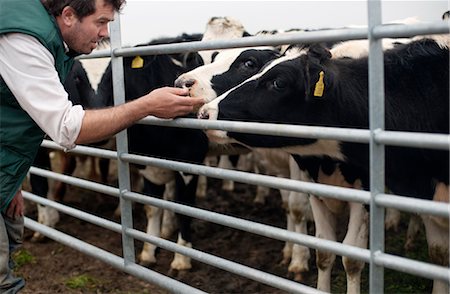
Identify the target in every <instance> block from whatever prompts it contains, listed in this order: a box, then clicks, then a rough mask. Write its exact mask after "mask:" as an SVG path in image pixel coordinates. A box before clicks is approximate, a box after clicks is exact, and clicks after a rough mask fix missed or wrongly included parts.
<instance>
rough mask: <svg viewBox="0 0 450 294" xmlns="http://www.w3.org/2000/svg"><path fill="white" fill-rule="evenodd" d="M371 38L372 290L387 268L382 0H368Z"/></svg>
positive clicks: (375, 290) (379, 285)
mask: <svg viewBox="0 0 450 294" xmlns="http://www.w3.org/2000/svg"><path fill="white" fill-rule="evenodd" d="M367 4H368V7H367V8H368V9H367V10H368V28H369V30H368V38H369V126H370V134H371V136H370V194H371V195H370V196H371V197H370V239H369V240H370V242H369V246H370V273H369V289H370V291H369V292H370V293H383V292H384V268H383V266H379V265H377V264H376V263H375V259H376V256H377V255H379V254H380V253H383V252H384V239H385V236H384V208H383V207H381V206H378V205H377V204H376V203H375V198H376V197H377V195H378V194H381V193H384V189H385V184H384V181H385V178H384V177H385V158H384V151H385V150H384V145H383V144H379V143H376V142H375V134H376V133H377V132H379V131H383V130H384V57H383V48H382V39H377V38H376V37H375V36H374V35H373V29H374V27H375V26H377V25H380V24H381V23H382V19H381V0H368V2H367Z"/></svg>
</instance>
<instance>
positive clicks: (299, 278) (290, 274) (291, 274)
mask: <svg viewBox="0 0 450 294" xmlns="http://www.w3.org/2000/svg"><path fill="white" fill-rule="evenodd" d="M287 278H288V279H290V280H294V281H296V282H300V283H302V282H304V281H305V280H304V276H303V273H300V272H298V273H294V272H291V271H288V274H287Z"/></svg>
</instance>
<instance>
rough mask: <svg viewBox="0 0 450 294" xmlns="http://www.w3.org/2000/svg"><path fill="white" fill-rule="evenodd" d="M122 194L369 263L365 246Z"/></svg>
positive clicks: (213, 221) (236, 227) (131, 193)
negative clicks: (355, 245) (356, 245)
mask: <svg viewBox="0 0 450 294" xmlns="http://www.w3.org/2000/svg"><path fill="white" fill-rule="evenodd" d="M123 197H124V198H126V199H128V200H133V201H135V202H139V203H142V204H147V205H152V206H156V207H159V208H163V209H168V210H172V211H174V212H176V213H179V214H183V215H188V216H191V217H194V218H197V219H202V220H205V221H208V222H212V223H216V224H219V225H223V226H227V227H231V228H235V229H238V230H242V231H245V232H249V233H253V234H257V235H261V236H264V237H268V238H272V239H277V240H282V241H288V242H293V243H297V244H301V245H304V246H307V247H309V248H314V249H319V250H325V251H330V252H334V253H336V254H337V255H341V256H348V257H351V258H354V259H358V260H362V261H365V262H369V258H370V253H369V250H367V249H362V248H358V247H354V246H350V245H345V244H342V243H338V242H334V241H330V240H325V239H319V238H316V237H313V236H308V235H304V234H299V233H295V232H289V231H287V230H284V229H280V228H276V227H272V226H269V225H264V224H260V223H256V222H253V221H248V220H244V219H240V218H236V217H231V216H226V215H223V214H220V213H216V212H211V211H207V210H204V209H200V208H195V207H191V206H186V205H182V204H179V203H175V202H171V201H167V200H162V199H158V198H154V197H150V196H148V195H142V194H138V193H135V192H124V194H123Z"/></svg>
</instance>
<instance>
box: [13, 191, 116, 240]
mask: <svg viewBox="0 0 450 294" xmlns="http://www.w3.org/2000/svg"><path fill="white" fill-rule="evenodd" d="M22 194H23V197H24V198H25V199H27V200H30V201H33V202H35V203H37V204H40V205H44V206H48V207H52V208H54V209H56V210H58V211H60V212H62V213H64V214H67V215H70V216H73V217H75V218H78V219H81V220H83V221H87V222H89V223H91V224H94V225H97V226H99V227H102V228H105V229H108V230H111V231H113V232H116V233H119V234H121V233H122V226H121V225H120V224H118V223H115V222H112V221H110V220H107V219H104V218H101V217H98V216H95V215H93V214H90V213H87V212H84V211H81V210H79V209H76V208H73V207H69V206H67V205H64V204H61V203H58V202H56V201H52V200H49V199H47V198H44V197H40V196H37V195H35V194H33V193H30V192H27V191H22Z"/></svg>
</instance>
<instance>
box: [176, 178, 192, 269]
mask: <svg viewBox="0 0 450 294" xmlns="http://www.w3.org/2000/svg"><path fill="white" fill-rule="evenodd" d="M175 182H176V193H175V201H176V202H179V203H182V204H185V205H188V206H194V205H195V191H196V188H197V183H198V176H197V175H181V174H180V173H177V174H176V176H175ZM176 216H177V219H178V226H179V228H180V233H179V235H178V242H177V243H178V244H179V245H183V246H186V247H189V248H192V236H191V222H192V218H191V217H190V216H186V215H182V214H176ZM170 267H171V268H172V269H174V270H189V269H191V268H192V264H191V258H190V257H187V256H184V255H181V254H179V253H175V256H174V259H173V261H172V263H171V264H170Z"/></svg>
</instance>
